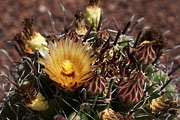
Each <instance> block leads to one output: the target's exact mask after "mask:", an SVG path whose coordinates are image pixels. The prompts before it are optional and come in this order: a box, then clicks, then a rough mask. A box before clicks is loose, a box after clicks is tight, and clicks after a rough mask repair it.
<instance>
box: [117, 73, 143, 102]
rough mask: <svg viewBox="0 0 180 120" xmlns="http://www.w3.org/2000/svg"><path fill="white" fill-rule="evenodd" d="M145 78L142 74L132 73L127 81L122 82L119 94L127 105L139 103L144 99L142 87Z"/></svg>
mask: <svg viewBox="0 0 180 120" xmlns="http://www.w3.org/2000/svg"><path fill="white" fill-rule="evenodd" d="M144 82H145V76H144V74H143V73H142V72H137V71H132V72H131V73H130V76H129V78H128V80H127V81H120V83H119V85H118V88H117V92H118V96H119V98H120V99H121V100H122V101H123V102H126V103H137V102H138V101H140V100H141V98H142V97H143V89H142V86H143V85H144Z"/></svg>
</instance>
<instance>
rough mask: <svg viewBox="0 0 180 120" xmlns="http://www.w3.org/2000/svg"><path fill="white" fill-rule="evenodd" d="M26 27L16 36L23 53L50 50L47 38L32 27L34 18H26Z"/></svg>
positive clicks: (15, 39) (15, 38)
mask: <svg viewBox="0 0 180 120" xmlns="http://www.w3.org/2000/svg"><path fill="white" fill-rule="evenodd" d="M23 23H24V29H23V31H22V32H21V33H18V34H17V35H16V36H15V37H14V39H13V40H14V41H16V42H17V44H18V47H19V48H20V49H21V51H22V54H23V55H26V54H33V53H34V52H37V51H39V50H45V51H48V48H47V45H48V44H47V42H46V39H45V38H44V37H43V36H42V35H41V34H40V33H38V32H35V31H34V29H33V28H32V24H33V19H32V18H25V20H24V22H23Z"/></svg>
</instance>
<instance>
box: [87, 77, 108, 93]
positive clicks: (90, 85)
mask: <svg viewBox="0 0 180 120" xmlns="http://www.w3.org/2000/svg"><path fill="white" fill-rule="evenodd" d="M84 87H85V88H86V89H87V91H88V92H90V93H91V94H101V93H102V92H103V91H104V90H105V87H106V80H105V79H104V77H102V76H101V75H96V76H94V77H93V78H91V79H90V80H89V81H88V82H86V83H85V84H84Z"/></svg>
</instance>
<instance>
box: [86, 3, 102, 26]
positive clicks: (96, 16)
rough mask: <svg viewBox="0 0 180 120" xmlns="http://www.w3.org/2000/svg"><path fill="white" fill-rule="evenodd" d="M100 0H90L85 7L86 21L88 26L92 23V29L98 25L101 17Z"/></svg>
mask: <svg viewBox="0 0 180 120" xmlns="http://www.w3.org/2000/svg"><path fill="white" fill-rule="evenodd" d="M99 3H100V0H90V1H89V5H88V6H87V8H86V21H87V24H88V25H89V26H91V25H92V24H94V27H93V28H94V29H96V28H97V26H98V25H99V21H100V17H101V8H100V7H99Z"/></svg>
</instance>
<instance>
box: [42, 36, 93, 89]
mask: <svg viewBox="0 0 180 120" xmlns="http://www.w3.org/2000/svg"><path fill="white" fill-rule="evenodd" d="M90 55H91V51H89V52H86V47H85V46H83V45H82V43H81V41H80V40H79V41H78V42H74V41H73V40H64V39H61V40H60V41H55V43H52V42H51V43H50V47H49V53H47V52H45V56H44V58H43V59H42V58H39V63H40V64H42V65H43V66H44V67H45V68H43V69H42V70H43V71H44V72H45V73H47V74H48V75H49V78H50V79H51V80H52V81H54V82H56V83H57V84H58V85H59V87H60V88H61V89H62V90H64V91H72V90H74V89H75V88H78V87H80V86H82V85H83V83H84V82H87V81H88V79H89V77H91V73H89V72H91V71H92V70H93V66H91V64H92V62H93V59H92V58H90Z"/></svg>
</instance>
